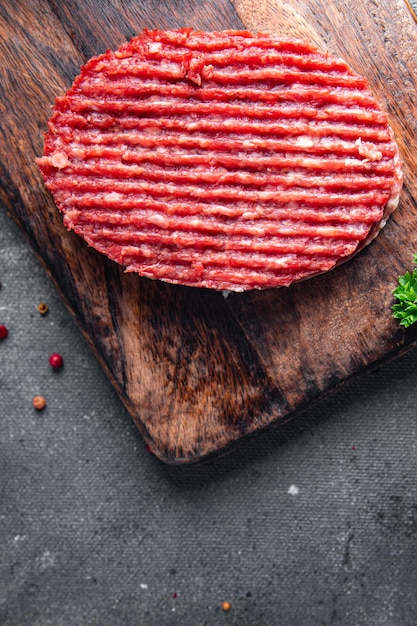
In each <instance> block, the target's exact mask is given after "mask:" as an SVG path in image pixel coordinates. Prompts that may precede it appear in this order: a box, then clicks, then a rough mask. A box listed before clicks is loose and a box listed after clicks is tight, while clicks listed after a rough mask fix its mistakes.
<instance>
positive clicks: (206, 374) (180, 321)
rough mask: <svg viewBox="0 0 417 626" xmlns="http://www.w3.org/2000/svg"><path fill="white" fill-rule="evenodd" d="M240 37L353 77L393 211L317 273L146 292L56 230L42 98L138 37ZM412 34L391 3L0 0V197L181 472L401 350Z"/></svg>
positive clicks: (408, 227)
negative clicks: (258, 38) (395, 158)
mask: <svg viewBox="0 0 417 626" xmlns="http://www.w3.org/2000/svg"><path fill="white" fill-rule="evenodd" d="M182 26H192V27H194V28H197V29H206V30H219V29H229V28H235V29H239V28H247V29H248V30H254V31H258V30H262V31H265V32H266V31H271V32H275V33H278V34H281V35H285V36H287V35H291V36H298V37H303V38H308V39H310V40H313V41H314V42H315V43H316V44H318V45H319V46H320V47H321V48H322V49H327V50H329V51H330V52H331V53H333V54H337V55H338V56H343V57H344V58H345V59H346V60H347V61H348V62H349V63H350V64H351V65H352V67H353V68H354V69H355V70H356V71H358V72H359V73H361V74H363V75H365V76H366V77H367V78H368V80H369V82H370V85H371V88H372V91H373V92H374V94H375V96H376V97H377V98H378V100H379V101H380V102H381V104H382V106H383V107H385V108H386V109H387V111H388V113H389V116H390V120H391V124H392V127H393V129H394V132H395V134H396V137H397V140H398V142H399V145H400V150H401V153H402V157H403V159H404V176H405V184H404V190H403V193H402V197H401V202H400V206H399V209H398V210H397V211H396V213H395V214H394V216H393V217H392V218H391V219H390V221H389V223H388V225H387V226H386V228H385V229H384V231H383V232H382V233H381V234H380V235H379V237H378V238H377V239H376V240H375V241H374V242H373V243H372V244H371V245H370V246H369V247H368V248H366V249H365V250H363V251H362V252H361V253H360V254H359V255H358V256H357V257H355V258H354V259H353V260H351V261H349V262H348V263H346V264H344V265H342V266H339V267H338V268H336V269H335V270H333V271H332V272H330V273H328V274H325V275H322V276H320V277H317V278H314V279H311V280H309V281H305V282H304V283H300V284H298V285H294V286H292V287H290V288H288V289H272V290H266V291H262V292H250V293H244V294H232V295H230V296H229V297H228V298H227V299H224V298H223V296H222V295H221V294H219V293H216V292H211V291H209V290H204V289H203V290H198V289H189V288H185V287H181V286H175V285H168V284H164V283H160V282H152V281H149V280H147V279H142V278H140V277H138V276H135V275H127V274H124V273H123V270H122V268H121V267H119V266H117V265H116V264H114V263H112V262H110V261H108V260H107V259H106V258H104V257H103V256H101V255H99V254H98V253H96V252H95V251H94V250H92V249H90V248H88V247H87V246H86V244H85V243H84V242H83V241H82V240H81V239H79V238H78V237H77V236H76V235H74V234H73V233H68V232H66V230H65V229H64V228H63V226H62V221H61V217H60V215H59V213H58V211H57V209H56V208H55V206H54V203H53V201H52V200H51V197H50V195H49V193H47V191H46V190H45V187H44V185H43V182H42V180H41V176H40V173H39V171H38V168H37V166H36V164H35V157H36V156H40V155H41V153H42V146H43V132H44V131H45V129H46V121H47V119H48V117H49V115H50V112H51V105H52V104H53V102H54V99H55V97H56V96H58V95H60V94H62V93H63V92H64V91H65V90H66V89H67V88H68V87H69V86H70V85H71V83H72V80H73V79H74V78H75V76H76V75H77V73H78V71H79V67H80V65H82V64H83V63H84V62H85V61H86V60H87V59H88V58H89V57H90V56H92V55H95V54H99V53H101V52H104V51H105V50H106V49H108V48H117V47H119V46H120V45H121V43H123V42H124V41H125V40H126V39H129V38H130V37H132V36H133V35H135V34H137V33H138V32H139V31H140V30H141V29H142V28H144V27H152V28H153V27H159V28H176V27H182ZM416 77H417V24H416V23H415V21H414V20H413V17H412V15H411V13H410V11H409V9H408V7H407V5H406V3H405V1H404V0H385V1H384V2H380V1H379V0H365V1H361V2H359V1H358V2H356V1H355V2H351V3H346V2H344V1H343V0H308V1H306V2H304V3H300V2H298V1H297V0H286V1H285V2H281V1H280V0H258V1H257V2H255V0H235V3H234V5H233V4H231V3H230V2H228V0H211V1H210V2H198V1H197V0H192V1H189V0H167V1H166V2H160V1H158V2H157V1H156V0H150V1H145V0H135V1H133V0H108V1H107V2H106V3H102V2H100V1H99V0H83V1H81V0H67V1H63V2H58V1H55V0H49V1H45V2H41V3H40V2H37V1H36V0H19V2H18V3H16V2H14V1H12V0H3V2H2V3H1V5H0V114H1V133H0V193H1V199H2V201H3V203H4V205H5V207H6V208H7V209H8V211H9V212H10V214H11V215H12V217H13V218H14V219H15V220H16V221H17V223H18V224H19V226H20V227H21V229H22V231H23V232H24V234H25V236H26V237H27V239H28V241H29V243H30V244H31V245H32V246H33V248H34V250H35V251H36V253H37V255H38V256H39V258H40V259H41V260H42V262H43V264H44V266H45V268H46V270H47V271H48V272H49V274H50V276H51V277H52V279H53V280H54V282H55V284H56V286H57V288H58V290H59V291H60V293H61V294H62V297H63V298H64V300H65V302H66V304H67V306H68V308H69V310H70V311H71V312H72V314H73V316H74V317H75V319H76V321H77V323H78V324H79V326H80V328H81V330H82V332H83V334H84V336H85V337H86V339H87V341H88V342H89V343H90V345H91V347H92V349H93V350H94V352H95V354H96V355H97V358H98V359H99V361H100V362H101V364H102V366H103V368H104V370H105V371H106V373H107V375H108V377H109V379H110V381H111V382H112V384H113V385H114V386H115V388H116V390H117V392H118V393H119V395H120V397H121V399H122V401H123V402H124V404H125V406H126V407H127V409H128V411H129V412H130V414H131V415H132V418H133V419H134V421H135V423H136V424H137V426H138V427H139V429H140V431H141V432H142V434H143V436H144V438H145V440H146V441H147V443H148V444H149V446H150V447H151V448H152V450H153V451H154V452H155V453H156V454H157V455H158V456H159V457H160V458H161V459H163V460H164V461H166V462H168V463H185V462H193V461H197V460H199V459H202V458H203V457H206V456H207V455H209V454H211V453H214V452H217V451H219V450H224V449H225V448H227V447H228V446H230V445H231V444H232V443H234V442H237V441H238V440H239V439H240V438H241V437H242V436H243V435H246V434H248V433H252V432H255V431H257V430H259V429H261V428H263V427H266V426H268V425H270V424H275V423H280V421H281V422H282V421H284V420H286V419H288V418H289V417H290V416H294V415H295V414H296V413H297V412H298V411H300V410H301V409H303V408H305V407H306V406H308V404H309V403H310V402H312V401H315V400H318V399H319V398H321V397H322V396H323V395H325V394H327V393H329V392H330V391H332V390H333V389H335V388H336V387H337V386H339V385H340V384H341V383H343V382H345V381H346V380H348V379H349V378H351V377H352V376H356V375H359V374H360V373H362V372H364V371H365V370H366V369H368V368H370V367H375V366H377V365H379V364H380V363H382V362H383V361H384V360H387V359H389V358H393V357H394V356H396V355H398V354H400V353H401V352H403V351H405V350H407V349H408V348H410V347H411V346H414V345H415V343H416V339H417V333H416V332H415V331H414V330H413V329H410V330H409V331H407V332H405V331H404V330H403V329H402V328H400V327H399V325H398V323H397V322H396V321H395V320H393V319H392V317H391V311H390V307H391V305H392V304H393V299H392V290H393V288H394V287H395V284H396V279H397V276H398V274H400V273H403V272H404V271H405V270H406V269H409V268H410V266H411V264H412V258H413V253H414V252H416V251H417V215H416V198H417V193H416V180H415V172H416V170H417V157H416V151H415V137H416V136H417V110H416V109H417V105H416V93H417V90H416V81H417V78H416Z"/></svg>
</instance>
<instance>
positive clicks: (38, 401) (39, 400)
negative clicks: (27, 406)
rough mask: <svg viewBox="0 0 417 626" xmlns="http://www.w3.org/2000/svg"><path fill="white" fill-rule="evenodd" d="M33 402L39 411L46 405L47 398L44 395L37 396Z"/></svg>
mask: <svg viewBox="0 0 417 626" xmlns="http://www.w3.org/2000/svg"><path fill="white" fill-rule="evenodd" d="M32 404H33V406H34V407H35V409H36V410H37V411H42V410H43V409H44V408H45V407H46V400H45V398H44V397H43V396H35V397H34V398H33V400H32Z"/></svg>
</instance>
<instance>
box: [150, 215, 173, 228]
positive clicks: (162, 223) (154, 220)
mask: <svg viewBox="0 0 417 626" xmlns="http://www.w3.org/2000/svg"><path fill="white" fill-rule="evenodd" d="M148 222H150V223H151V224H155V226H159V227H160V228H169V221H168V220H167V218H166V217H164V216H163V215H161V214H160V213H155V214H154V215H150V216H149V217H148Z"/></svg>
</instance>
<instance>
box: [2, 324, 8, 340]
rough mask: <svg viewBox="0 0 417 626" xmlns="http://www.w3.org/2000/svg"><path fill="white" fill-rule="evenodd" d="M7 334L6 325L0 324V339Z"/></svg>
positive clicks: (4, 337)
mask: <svg viewBox="0 0 417 626" xmlns="http://www.w3.org/2000/svg"><path fill="white" fill-rule="evenodd" d="M8 334H9V331H8V330H7V328H6V326H4V325H3V324H0V339H6V337H7V335H8Z"/></svg>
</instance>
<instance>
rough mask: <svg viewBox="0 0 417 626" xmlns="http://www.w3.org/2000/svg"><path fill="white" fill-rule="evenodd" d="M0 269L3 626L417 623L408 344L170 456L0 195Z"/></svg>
mask: <svg viewBox="0 0 417 626" xmlns="http://www.w3.org/2000/svg"><path fill="white" fill-rule="evenodd" d="M0 277H1V281H2V287H1V288H0V323H1V324H5V325H6V326H7V327H8V329H9V335H8V337H7V338H6V339H5V340H3V341H1V342H0V416H1V431H0V624H2V626H6V625H7V626H12V625H19V626H21V625H28V626H37V625H39V626H44V625H53V626H61V625H62V626H63V625H65V626H72V625H74V626H75V625H76V626H81V625H84V624H98V625H100V626H102V625H103V626H107V625H109V626H113V625H119V624H120V625H130V624H133V625H136V624H138V625H154V624H157V625H158V626H163V625H179V626H188V625H193V626H194V625H203V624H207V625H212V624H214V625H217V624H219V625H221V624H236V625H239V626H241V625H242V626H243V625H245V624H248V625H249V624H255V625H263V624H265V625H272V626H274V625H281V626H301V625H302V626H316V625H317V626H318V625H323V626H324V625H330V624H332V625H335V624H340V625H343V626H345V625H346V626H347V625H349V626H350V625H352V626H413V625H415V624H416V623H417V597H416V591H415V590H416V587H417V568H416V565H415V563H416V558H417V545H416V542H417V485H416V472H417V457H416V443H417V433H416V429H417V416H416V413H417V411H416V401H417V367H416V365H417V352H416V351H411V352H409V353H408V354H406V355H405V356H403V357H401V358H400V359H398V360H396V361H395V362H392V363H390V364H388V365H386V366H384V367H383V368H381V369H379V370H377V371H375V372H373V373H369V374H367V375H366V376H364V377H363V378H361V379H360V380H357V381H355V382H352V383H350V384H349V385H348V386H346V387H344V388H342V389H340V390H339V391H338V392H337V393H336V394H334V395H333V396H331V397H330V398H328V399H327V400H326V401H325V402H322V403H320V404H319V405H317V406H315V407H314V408H313V409H310V410H309V411H308V412H306V413H304V414H303V415H302V416H300V417H298V418H297V419H296V420H294V421H293V422H292V423H290V424H289V425H287V426H283V427H281V428H278V429H277V430H275V431H269V432H267V433H263V434H261V435H258V436H257V437H255V438H252V439H250V440H246V441H244V442H243V443H242V445H240V447H239V448H238V449H237V450H235V451H234V452H233V453H230V454H229V455H227V456H226V457H223V458H218V459H215V460H212V461H210V462H208V463H206V464H204V465H202V466H196V467H182V468H181V467H177V468H172V467H168V466H165V465H163V464H162V463H161V462H160V461H158V460H157V459H156V458H155V457H154V456H152V454H150V453H149V452H148V450H147V449H146V447H145V445H144V443H143V441H142V439H141V437H140V435H139V433H138V432H137V430H136V428H135V427H134V425H133V423H132V421H131V419H130V417H129V416H128V414H127V413H126V411H125V410H124V408H123V406H122V405H121V403H120V401H119V399H118V397H117V396H116V394H115V392H114V391H113V389H112V387H111V386H110V384H109V383H108V381H107V379H106V378H105V376H104V374H103V373H102V371H101V369H100V367H99V365H98V363H97V362H96V360H95V358H94V357H93V355H92V354H91V352H90V350H89V348H88V346H87V345H86V344H85V342H84V340H83V339H82V337H81V336H80V334H79V332H78V330H77V328H76V326H75V324H74V322H73V320H72V318H71V317H70V315H69V313H68V312H67V311H66V309H65V307H64V305H63V304H62V302H61V301H60V300H59V297H58V296H57V294H56V292H55V290H54V287H53V285H52V284H51V282H50V280H49V278H48V277H47V275H46V274H45V272H44V270H43V268H42V267H41V266H40V264H39V262H38V261H37V260H36V258H35V257H34V255H33V253H32V251H31V249H30V248H29V246H28V245H27V243H26V242H25V240H24V239H23V237H22V235H21V234H20V232H19V231H18V229H17V227H16V226H15V225H14V223H13V222H12V221H11V220H10V219H9V218H8V217H7V215H6V211H5V209H4V207H1V210H0ZM40 302H46V303H47V304H48V306H49V313H48V314H47V315H46V316H41V315H40V314H39V313H38V311H37V305H38V304H39V303H40ZM53 352H59V353H61V354H62V356H63V358H64V362H65V364H64V368H63V369H62V370H61V371H53V370H52V368H51V367H50V365H49V364H48V357H49V355H50V354H51V353H53ZM37 394H41V395H43V396H45V398H46V400H47V407H46V408H45V409H44V410H43V411H41V412H37V411H35V409H34V408H33V407H32V398H33V396H35V395H37ZM225 601H227V602H230V604H231V608H230V610H229V611H225V610H224V609H223V608H222V603H223V602H225Z"/></svg>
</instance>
